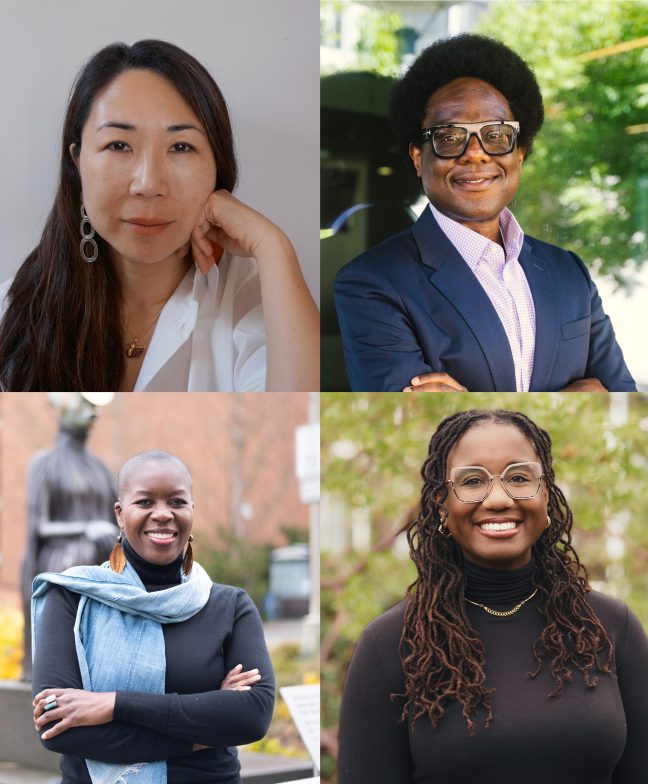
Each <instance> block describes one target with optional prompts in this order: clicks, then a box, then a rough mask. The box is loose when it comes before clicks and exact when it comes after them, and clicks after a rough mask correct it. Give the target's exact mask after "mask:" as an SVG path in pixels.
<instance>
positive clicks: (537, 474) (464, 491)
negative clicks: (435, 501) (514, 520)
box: [450, 463, 542, 503]
mask: <svg viewBox="0 0 648 784" xmlns="http://www.w3.org/2000/svg"><path fill="white" fill-rule="evenodd" d="M541 476H542V470H541V467H540V465H539V464H538V463H516V464H514V465H510V466H508V467H507V468H506V470H505V471H504V472H503V473H502V474H500V481H501V482H502V486H503V488H504V490H505V491H506V492H507V493H508V495H509V496H510V497H511V498H516V499H519V498H533V496H534V495H536V494H537V492H538V490H539V489H540V479H541ZM450 479H451V480H452V486H453V489H454V491H455V494H456V496H457V498H458V499H459V500H460V501H465V502H467V503H476V502H477V501H483V500H484V499H485V498H486V496H487V495H488V494H489V492H490V489H491V483H492V480H491V475H490V474H489V473H488V471H487V470H486V469H485V468H482V467H481V466H466V467H460V468H453V469H452V471H451V473H450ZM493 479H494V477H493Z"/></svg>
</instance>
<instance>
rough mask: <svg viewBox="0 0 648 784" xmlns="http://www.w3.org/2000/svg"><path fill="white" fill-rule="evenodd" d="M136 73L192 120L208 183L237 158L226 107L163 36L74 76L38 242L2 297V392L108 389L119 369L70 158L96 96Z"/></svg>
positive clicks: (111, 281) (106, 296)
mask: <svg viewBox="0 0 648 784" xmlns="http://www.w3.org/2000/svg"><path fill="white" fill-rule="evenodd" d="M132 69H145V70H149V71H153V72H155V73H158V74H160V75H161V76H163V77H165V78H166V79H168V80H169V82H171V83H172V84H173V85H174V86H175V87H176V88H177V90H178V92H179V93H180V94H181V95H182V97H183V99H184V100H185V101H186V102H187V104H188V105H189V106H190V107H191V109H192V110H193V111H194V113H195V114H196V116H197V117H198V119H199V120H200V122H201V123H202V125H203V127H204V129H205V132H206V134H207V138H208V140H209V144H210V146H211V149H212V152H213V153H214V157H215V159H216V165H217V172H218V173H217V177H216V182H215V183H214V189H218V188H223V189H225V190H228V191H232V190H234V187H235V186H236V180H237V174H238V170H237V163H236V154H235V150H234V140H233V136H232V127H231V123H230V119H229V114H228V111H227V104H226V103H225V99H224V98H223V95H222V93H221V91H220V90H219V88H218V86H217V85H216V83H215V82H214V80H213V79H212V77H211V75H210V74H209V72H208V71H207V70H206V69H205V68H204V67H203V66H202V65H201V64H200V63H199V62H198V61H197V60H196V59H195V58H194V57H192V56H191V55H189V54H187V52H185V51H183V50H182V49H180V48H179V47H177V46H174V45H173V44H170V43H167V42H165V41H156V40H146V41H138V42H137V43H136V44H133V45H132V46H127V45H126V44H123V43H117V44H112V45H110V46H106V47H105V48H104V49H101V51H99V52H97V53H96V54H95V55H94V56H93V57H92V58H90V60H89V61H88V62H87V63H86V65H85V66H84V67H83V69H82V70H81V72H80V73H79V75H78V76H77V78H76V81H75V83H74V86H73V88H72V94H71V97H70V101H69V104H68V108H67V112H66V115H65V122H64V126H63V138H62V145H61V170H60V176H59V184H58V190H57V193H56V199H55V202H54V206H53V207H52V210H51V212H50V214H49V217H48V219H47V222H46V224H45V229H44V231H43V235H42V237H41V239H40V242H39V243H38V245H37V246H36V248H34V250H33V251H32V252H31V253H30V254H29V256H28V257H27V259H26V260H25V261H24V262H23V264H22V265H21V267H20V269H19V270H18V272H17V273H16V277H15V278H14V280H13V283H12V284H11V287H10V289H9V291H8V293H7V307H6V311H5V313H4V316H3V318H2V323H1V324H0V387H1V388H2V389H3V390H6V391H81V390H94V391H98V390H107V391H115V390H118V389H119V388H120V386H121V383H122V379H123V376H124V370H125V360H124V351H123V343H124V341H123V334H122V326H121V320H120V288H119V280H118V278H117V274H116V272H115V270H114V269H113V266H112V263H111V262H110V259H109V257H108V252H107V251H108V247H107V244H106V242H105V241H104V240H103V239H102V238H101V237H99V236H98V235H97V236H96V241H97V245H98V248H99V256H98V258H97V260H96V262H95V263H94V264H88V263H87V262H85V261H84V260H83V259H82V257H81V255H80V250H79V243H80V241H81V233H80V229H79V226H80V223H81V212H80V209H81V178H80V176H79V171H78V168H77V166H76V165H75V163H74V161H73V160H72V158H71V156H70V146H71V145H74V147H73V149H74V151H75V156H76V157H78V155H79V152H80V150H81V133H82V131H83V126H84V125H85V123H86V121H87V119H88V115H89V114H90V111H91V109H92V104H93V102H94V100H95V98H96V97H97V94H98V93H99V92H100V91H101V90H102V89H103V88H104V87H106V86H107V85H109V84H110V83H111V82H112V81H113V80H114V79H115V78H116V77H117V76H119V75H120V74H122V73H124V72H125V71H129V70H132Z"/></svg>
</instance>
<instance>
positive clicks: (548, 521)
mask: <svg viewBox="0 0 648 784" xmlns="http://www.w3.org/2000/svg"><path fill="white" fill-rule="evenodd" d="M547 528H551V517H549V515H547Z"/></svg>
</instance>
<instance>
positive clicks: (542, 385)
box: [520, 240, 561, 392]
mask: <svg viewBox="0 0 648 784" xmlns="http://www.w3.org/2000/svg"><path fill="white" fill-rule="evenodd" d="M520 264H521V265H522V269H523V270H524V274H525V275H526V279H527V281H528V282H529V288H530V289H531V294H532V296H533V306H534V308H535V321H536V339H535V355H534V358H533V373H532V375H531V384H530V385H529V391H530V392H537V391H542V390H546V389H548V388H549V379H550V377H551V371H552V370H553V366H554V363H555V361H556V354H557V353H558V347H559V345H560V340H561V334H560V319H559V315H558V308H557V305H556V291H555V287H554V283H553V280H552V279H551V276H550V274H549V270H548V269H547V265H546V264H545V263H543V261H542V259H541V258H540V257H539V256H537V255H536V254H534V253H533V251H532V250H531V246H530V244H529V243H528V241H526V240H525V242H524V245H523V247H522V251H521V252H520Z"/></svg>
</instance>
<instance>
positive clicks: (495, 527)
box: [474, 518, 522, 539]
mask: <svg viewBox="0 0 648 784" xmlns="http://www.w3.org/2000/svg"><path fill="white" fill-rule="evenodd" d="M474 526H475V528H476V529H477V530H478V531H479V533H480V534H482V535H483V536H486V537H488V538H490V539H508V538H510V537H512V536H516V535H517V533H518V532H519V530H520V528H521V526H522V521H521V520H513V519H506V518H500V519H497V518H489V519H486V520H479V521H476V522H475V523H474Z"/></svg>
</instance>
